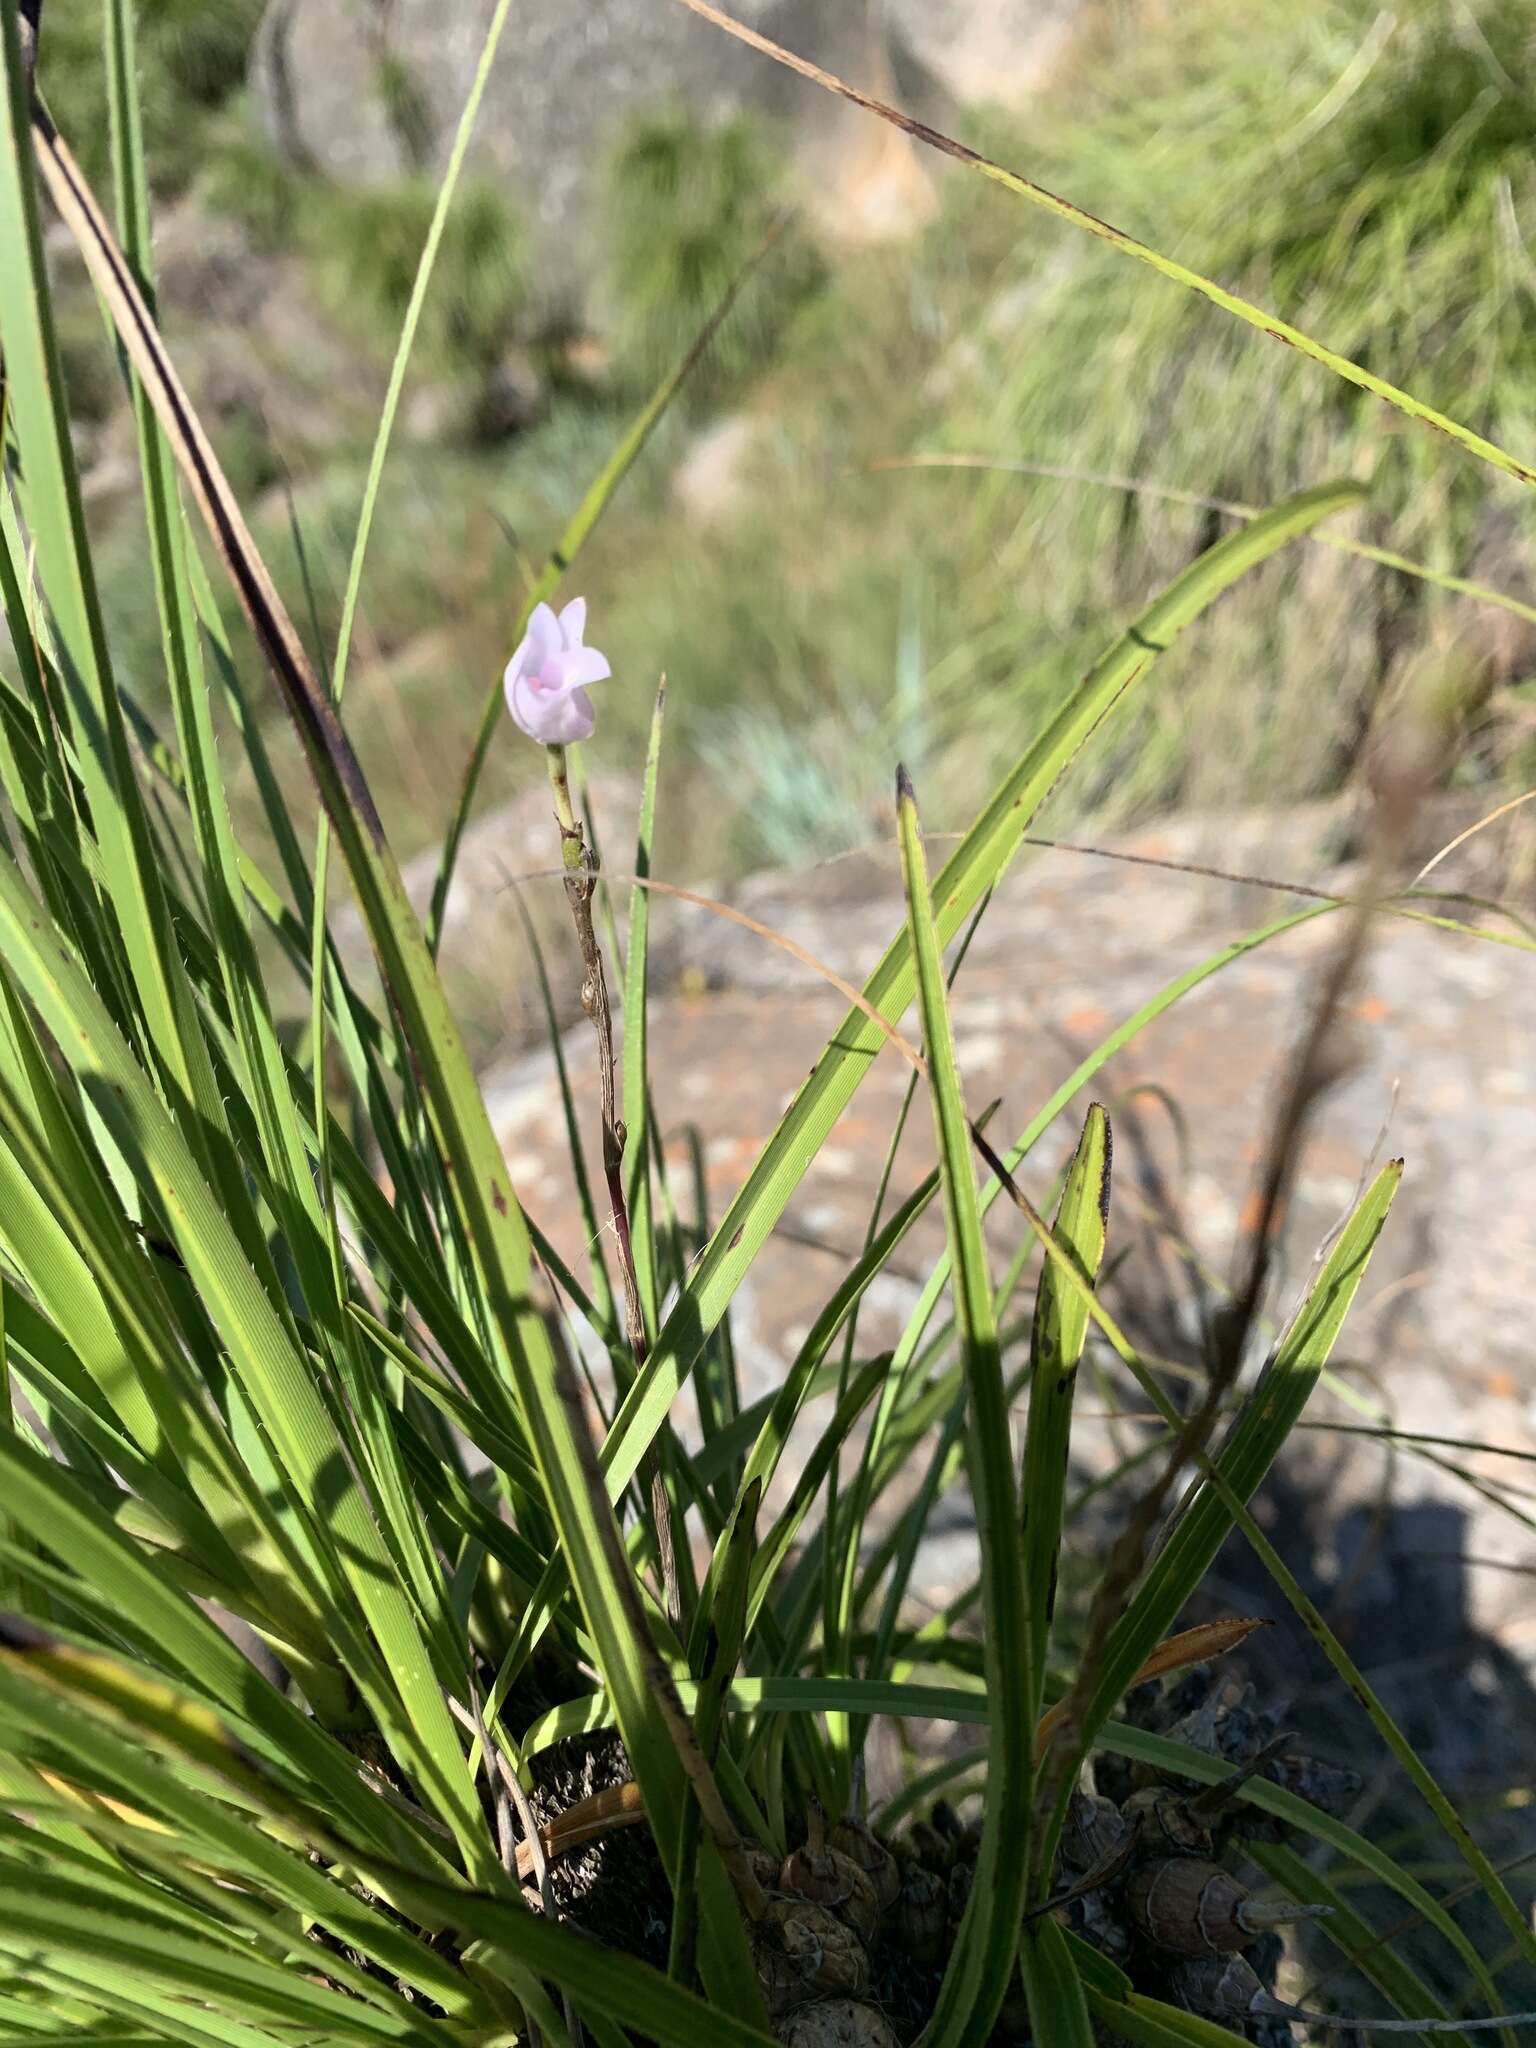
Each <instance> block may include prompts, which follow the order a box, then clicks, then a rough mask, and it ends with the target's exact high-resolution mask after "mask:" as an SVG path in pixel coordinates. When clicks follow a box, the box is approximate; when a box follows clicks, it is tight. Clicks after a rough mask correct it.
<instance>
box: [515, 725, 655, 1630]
mask: <svg viewBox="0 0 1536 2048" xmlns="http://www.w3.org/2000/svg"><path fill="white" fill-rule="evenodd" d="M545 753H546V757H547V759H548V763H549V787H550V791H551V793H552V795H553V796H554V800H555V823H556V825H558V827H559V828H560V859H561V865H562V866H563V867H564V869H565V894H566V900H567V901H568V902H569V904H570V906H571V917H572V920H573V921H574V923H575V926H576V943H577V944H578V945H579V946H580V948H581V968H582V975H581V1007H582V1008H583V1010H585V1011H586V1013H587V1015H588V1016H589V1017H590V1018H591V1019H592V1028H593V1030H594V1031H595V1032H596V1033H597V1068H598V1086H599V1088H600V1090H601V1095H602V1119H603V1178H604V1180H605V1181H606V1182H607V1184H608V1203H609V1208H610V1211H611V1213H612V1216H613V1235H614V1242H615V1244H616V1246H617V1248H618V1254H619V1274H620V1277H621V1279H622V1281H623V1284H624V1330H625V1335H626V1336H627V1337H628V1339H629V1348H630V1350H631V1352H632V1353H633V1355H634V1361H635V1370H636V1372H639V1370H640V1368H641V1367H642V1366H643V1365H644V1364H645V1361H646V1356H647V1353H648V1351H649V1348H650V1347H649V1343H648V1340H647V1338H646V1334H645V1314H644V1311H643V1309H642V1307H641V1303H640V1280H639V1275H638V1274H637V1273H636V1271H635V1250H634V1243H633V1240H632V1238H631V1236H630V1229H629V1204H628V1202H627V1201H626V1199H625V1195H624V1143H625V1138H626V1135H627V1134H626V1132H625V1128H624V1124H623V1121H622V1119H621V1118H620V1116H619V1113H618V1106H617V1103H616V1101H615V1097H614V1084H613V1014H612V1012H611V1010H610V1009H609V1006H608V981H607V977H606V975H605V974H604V972H603V955H602V949H601V947H600V946H599V945H598V943H597V933H596V931H595V929H594V928H593V924H592V897H593V893H594V891H595V890H596V888H597V865H598V863H597V852H596V849H595V848H593V847H589V846H588V845H587V841H586V835H585V833H584V832H583V831H582V827H581V821H580V819H579V818H578V817H577V815H576V806H575V804H574V803H573V802H572V800H571V783H570V775H569V772H568V770H567V766H566V759H565V749H564V747H548V748H546V749H545ZM644 1476H645V1482H646V1487H647V1490H648V1492H649V1494H650V1499H651V1514H652V1517H653V1519H654V1521H655V1524H656V1550H657V1555H658V1557H659V1558H660V1561H661V1577H662V1590H663V1593H664V1595H665V1599H666V1607H667V1618H668V1619H669V1620H670V1622H671V1623H672V1626H673V1628H674V1629H677V1628H679V1627H680V1626H681V1623H682V1605H681V1602H680V1600H679V1597H678V1584H677V1545H676V1538H675V1535H674V1532H673V1528H672V1503H671V1501H670V1500H669V1498H668V1496H667V1487H666V1480H665V1478H664V1477H663V1475H662V1470H661V1459H660V1457H659V1456H658V1454H657V1451H656V1447H655V1446H654V1444H653V1445H652V1446H651V1448H650V1449H649V1450H648V1451H647V1453H646V1456H645V1459H644Z"/></svg>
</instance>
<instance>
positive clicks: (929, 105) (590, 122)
mask: <svg viewBox="0 0 1536 2048" xmlns="http://www.w3.org/2000/svg"><path fill="white" fill-rule="evenodd" d="M1082 5H1083V0H736V4H735V6H734V8H733V9H732V10H730V11H733V12H734V13H735V15H736V16H737V18H738V19H740V20H741V21H743V22H744V23H746V24H747V25H748V26H750V27H753V28H756V29H759V30H761V31H762V32H763V33H764V34H766V35H768V36H770V37H772V38H773V39H774V40H775V41H777V42H781V43H783V44H785V45H786V46H787V47H788V48H790V49H792V50H795V51H797V52H800V53H801V54H803V55H805V56H807V57H810V58H813V59H814V60H815V61H817V62H818V63H821V64H823V65H825V66H827V67H828V68H829V69H832V70H835V71H838V72H840V73H842V74H844V75H847V76H851V77H852V78H853V79H854V81H855V82H856V83H859V84H863V85H866V86H873V87H876V88H877V89H881V90H889V89H890V88H891V87H892V85H893V83H894V84H895V86H896V89H898V90H899V92H900V95H901V97H902V99H903V100H904V102H906V103H907V104H909V105H915V107H916V110H917V111H919V112H925V113H931V112H933V111H935V110H936V108H937V106H938V105H939V104H940V103H941V102H942V101H943V100H945V99H946V98H961V99H966V98H976V99H981V98H985V99H989V100H994V99H1012V100H1018V99H1021V98H1023V97H1025V96H1026V95H1027V94H1028V92H1029V91H1030V90H1031V89H1033V87H1034V86H1035V85H1037V84H1038V83H1039V82H1040V79H1041V78H1042V76H1043V74H1044V71H1045V69H1046V68H1047V67H1048V64H1049V61H1050V58H1051V55H1052V53H1053V52H1054V51H1055V50H1056V49H1057V48H1058V47H1059V45H1060V42H1061V38H1062V36H1063V34H1064V32H1065V30H1066V28H1067V27H1068V26H1069V25H1070V23H1071V21H1072V19H1073V17H1074V16H1075V15H1076V14H1077V13H1078V12H1079V11H1080V9H1081V7H1082ZM485 12H486V10H485V9H483V8H446V7H444V6H443V5H442V0H385V4H382V5H381V4H379V0H272V4H271V6H270V7H269V10H268V13H267V15H266V17H265V19H264V21H263V23H262V27H261V31H260V34H259V36H258V39H257V44H256V48H255V51H254V53H253V59H252V83H253V86H254V90H255V97H256V103H257V107H258V109H259V112H260V115H261V118H262V121H263V124H264V126H265V128H266V130H267V132H268V134H269V135H270V136H271V137H272V139H273V140H274V141H275V142H277V143H278V145H279V146H280V147H281V148H282V149H283V150H284V151H285V153H287V154H288V155H289V156H291V157H293V158H295V159H298V160H301V161H306V162H311V163H314V164H317V165H319V166H320V167H321V168H322V169H324V170H326V171H328V172H330V173H331V174H332V175H333V176H336V177H340V178H346V179H375V178H381V177H386V176H390V175H393V174H397V173H399V172H401V171H404V170H407V169H410V168H412V167H413V166H420V165H423V164H424V165H425V166H426V167H428V168H439V167H440V166H441V164H442V162H443V160H444V158H445V157H446V154H447V151H448V147H449V144H450V141H451V138H452V133H453V128H454V124H455V122H456V121H457V118H458V114H459V110H460V109H461V107H462V106H463V104H464V100H465V98H466V96H467V94H468V91H469V87H470V84H471V81H472V79H473V76H474V71H475V67H476V64H477V61H478V58H479V52H480V45H481V39H482V36H483V33H484V25H485ZM678 98H682V99H685V100H687V101H688V102H690V103H691V104H693V105H694V106H696V107H697V108H699V110H700V111H701V112H702V113H704V114H705V115H707V116H710V117H713V116H716V115H719V114H722V113H726V112H729V111H732V110H735V109H740V108H748V109H754V110H757V111H759V112H763V113H766V114H770V115H781V114H782V115H787V116H791V117H793V119H794V121H795V123H796V125H797V131H798V134H799V136H800V140H801V144H802V147H803V152H804V154H805V155H806V157H807V160H808V162H809V164H810V165H811V166H812V168H813V172H814V178H813V182H814V184H815V185H816V186H817V187H818V188H822V189H823V190H824V189H825V186H826V184H827V182H828V179H829V178H830V179H831V181H832V182H833V183H834V184H835V183H837V182H838V180H839V178H840V177H842V176H843V175H846V181H847V187H848V190H849V192H850V194H851V196H852V199H853V201H854V203H855V208H856V212H857V214H858V217H859V224H860V226H861V231H864V232H875V231H877V230H879V229H881V228H889V227H891V226H893V225H899V224H900V223H901V222H902V221H903V220H907V219H911V220H914V221H915V220H917V219H920V218H922V217H923V214H924V211H925V209H926V206H927V203H928V200H927V187H926V180H925V173H923V172H914V168H913V162H912V159H911V151H910V149H908V148H907V147H906V145H904V144H903V145H902V146H901V147H900V148H899V149H894V150H893V149H892V148H891V147H890V146H889V145H890V143H891V142H894V141H895V140H896V138H894V137H891V138H889V140H888V141H886V142H883V143H882V146H881V148H880V149H879V150H878V151H876V152H875V153H874V155H873V156H872V155H871V145H870V144H869V141H868V137H867V133H866V131H867V130H868V128H869V125H870V124H869V121H868V117H866V116H861V115H858V116H856V115H854V114H853V113H852V111H851V110H848V109H840V108H839V107H838V106H837V105H836V104H835V103H833V102H830V101H829V100H827V98H826V97H825V96H824V95H823V94H821V93H820V92H818V91H817V90H816V88H815V87H813V86H811V85H808V84H807V83H806V82H805V81H804V80H802V79H798V78H795V77H794V76H792V74H791V73H790V72H788V71H787V70H785V69H784V68H783V67H781V66H779V65H777V64H774V63H773V62H771V61H770V60H769V59H768V58H766V57H763V56H761V55H759V54H758V53H757V52H755V51H752V50H749V49H747V48H745V47H744V46H743V45H742V44H740V43H738V42H736V41H735V40H734V39H733V38H731V37H729V36H727V35H725V34H723V33H722V32H721V31H720V30H718V29H716V28H714V27H713V26H712V25H711V24H710V23H708V22H706V21H703V20H701V19H699V18H698V17H697V16H695V15H693V14H690V13H689V12H688V11H687V10H686V9H685V8H683V7H681V6H679V5H676V4H675V0H584V4H583V5H582V6H580V7H579V8H572V7H570V6H569V5H566V4H564V0H524V4H523V5H521V6H519V7H518V8H517V9H516V10H515V11H514V14H513V17H512V20H511V21H510V23H509V25H508V27H507V30H506V33H505V36H504V39H503V42H502V46H501V50H500V53H499V55H498V58H497V62H496V65H495V67H494V69H493V71H492V74H491V78H490V82H489V85H488V87H487V91H486V96H485V101H484V104H483V106H482V109H481V113H480V118H479V122H478V125H477V129H476V137H475V142H474V146H473V158H474V161H476V162H477V163H478V164H479V166H480V168H481V169H482V170H488V171H490V172H493V173H495V174H498V175H501V176H504V177H505V178H506V179H507V180H508V182H509V184H510V185H511V186H512V187H513V189H514V190H515V191H516V192H517V193H518V194H519V195H520V197H521V199H522V202H523V205H524V209H525V211H526V212H527V213H528V215H529V216H530V217H532V218H534V219H536V220H537V221H538V223H539V224H540V227H541V228H542V230H543V242H544V254H545V257H546V259H547V260H550V261H553V262H555V263H556V264H560V263H562V262H563V264H564V266H565V274H564V278H563V282H564V283H566V284H570V283H572V282H573V281H574V278H575V276H576V274H577V269H576V265H577V251H578V249H579V239H578V242H577V243H576V244H574V245H573V244H572V242H571V239H570V238H571V236H572V233H573V231H575V230H577V229H579V226H580V224H581V221H582V217H583V212H584V206H585V200H586V191H587V183H588V179H589V176H590V173H591V170H592V167H593V164H594V161H595V159H596V158H597V157H598V156H599V155H600V153H601V151H602V149H603V148H604V146H605V145H606V143H607V141H608V139H609V137H610V135H611V133H612V130H613V127H614V124H615V123H616V122H619V121H622V120H623V119H624V118H625V117H626V116H629V115H632V114H636V113H639V112H642V111H644V110H645V109H647V108H649V107H655V106H657V105H659V104H661V103H664V102H666V101H668V100H676V99H678ZM845 137H846V138H847V149H846V152H844V151H843V149H842V148H841V146H840V145H841V143H842V141H843V139H844V138H845ZM829 149H830V151H831V154H830V156H829V154H828V151H829ZM839 165H841V166H842V168H841V170H840V169H839V168H838V166H839Z"/></svg>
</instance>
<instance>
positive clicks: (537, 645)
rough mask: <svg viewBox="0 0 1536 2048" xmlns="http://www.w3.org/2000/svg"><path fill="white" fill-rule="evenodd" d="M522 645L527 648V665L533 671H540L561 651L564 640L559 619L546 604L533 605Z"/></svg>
mask: <svg viewBox="0 0 1536 2048" xmlns="http://www.w3.org/2000/svg"><path fill="white" fill-rule="evenodd" d="M523 645H524V646H525V647H526V648H527V649H528V655H529V661H528V666H529V667H530V668H531V669H532V670H534V672H535V673H541V672H542V671H543V670H544V669H545V668H547V667H548V665H549V663H550V661H551V660H552V659H553V658H554V656H555V655H557V654H559V653H561V652H562V651H563V649H564V646H565V641H564V638H563V637H562V635H561V632H560V621H559V620H558V619H557V618H556V617H555V615H554V613H553V612H552V611H551V610H550V608H549V606H548V605H547V604H536V605H535V606H534V608H533V612H532V615H531V617H530V618H529V620H528V636H527V638H526V639H525V640H524V642H523Z"/></svg>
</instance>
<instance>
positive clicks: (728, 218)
mask: <svg viewBox="0 0 1536 2048" xmlns="http://www.w3.org/2000/svg"><path fill="white" fill-rule="evenodd" d="M792 189H793V188H792V186H791V184H790V181H789V177H788V174H787V170H786V166H785V163H784V159H783V155H782V151H781V148H780V145H779V144H778V142H777V140H776V138H775V137H774V136H773V134H772V131H771V130H770V129H769V128H768V127H767V126H766V125H765V124H764V123H762V122H760V121H758V120H756V119H754V118H753V117H751V116H749V115H745V114H738V115H733V116H731V117H730V118H729V119H726V120H722V121H719V122H715V123H710V122H706V121H704V120H702V119H700V117H699V116H698V115H697V114H696V113H694V112H692V111H691V110H689V109H688V108H685V107H673V108H671V109H664V110H662V111H659V112H657V113H654V114H650V115H647V116H645V117H644V118H642V119H640V120H638V121H636V122H634V123H632V124H630V125H629V126H628V127H627V128H626V129H625V130H624V131H623V132H622V133H621V135H620V137H619V139H618V141H617V142H616V144H615V145H614V147H613V148H612V150H611V151H610V152H609V154H608V156H607V159H606V160H605V162H604V164H603V166H602V174H601V177H600V180H599V186H598V195H597V202H596V204H597V219H598V226H599V234H600V238H601V241H602V246H603V250H604V258H603V268H602V287H603V290H602V300H603V304H602V312H603V315H604V318H605V322H606V324H608V325H609V327H610V328H611V333H612V345H613V350H614V355H615V359H616V363H617V365H618V367H619V369H620V372H621V374H622V375H623V376H624V377H625V378H626V379H627V380H628V381H630V382H633V383H637V384H639V385H641V386H645V385H649V384H653V383H654V382H655V381H656V379H657V378H658V377H660V376H661V375H662V374H663V372H664V371H665V370H667V369H668V368H669V367H670V366H671V364H672V363H674V362H675V361H676V360H677V358H678V356H679V355H681V354H682V352H683V350H684V349H685V348H687V346H688V344H689V342H690V341H691V340H692V338H693V336H694V335H695V334H696V333H697V332H698V330H699V328H700V326H701V325H702V324H703V322H704V320H705V319H706V317H707V316H708V314H709V312H710V309H711V308H712V307H713V306H714V305H715V304H716V303H717V301H718V300H719V298H720V296H721V294H722V293H723V292H724V291H725V290H726V289H727V287H728V286H729V285H730V283H731V281H732V280H733V279H734V278H735V277H736V276H737V274H738V272H739V271H740V270H741V268H742V266H743V264H744V263H746V261H747V260H748V258H749V257H750V256H751V255H752V254H753V252H754V251H755V250H756V249H757V248H758V247H759V246H760V244H761V243H762V241H763V238H764V236H765V235H766V234H767V233H768V232H769V230H770V228H771V227H772V226H773V224H774V222H775V221H776V220H778V219H779V218H780V217H781V216H783V215H785V214H786V213H787V212H788V211H789V209H790V207H791V204H792ZM821 277H822V271H821V265H820V262H819V259H818V257H817V255H816V252H815V246H814V243H813V242H812V240H811V239H810V237H809V235H808V234H807V232H806V230H805V228H804V226H803V224H802V223H800V222H798V221H793V220H786V223H785V231H784V234H783V236H782V237H781V247H780V249H779V251H778V253H777V256H776V259H775V262H774V265H773V268H772V271H771V273H768V274H766V275H761V276H758V277H754V278H752V279H750V280H749V281H748V282H747V284H746V286H745V288H744V289H743V292H742V295H741V302H740V304H739V305H738V307H737V309H736V312H735V317H734V318H733V319H732V321H731V323H730V325H729V327H728V328H727V329H725V331H724V332H723V333H722V334H721V335H720V336H719V337H718V339H717V340H716V342H715V344H714V347H713V349H712V351H711V361H710V365H709V371H710V372H712V377H711V376H710V375H708V374H707V375H706V379H705V384H706V389H707V388H708V387H709V385H710V384H711V382H712V383H713V384H714V386H715V392H716V395H717V396H718V395H719V385H720V383H721V382H722V381H724V382H725V383H727V384H731V383H738V382H739V381H740V379H741V378H742V377H743V376H744V375H746V374H747V373H748V372H750V371H752V370H754V369H759V368H761V367H762V366H763V364H764V363H765V362H767V361H768V360H769V358H770V357H771V356H772V354H773V352H774V349H775V345H776V343H777V342H778V341H779V340H780V338H781V337H782V335H783V332H784V329H785V326H786V324H787V323H788V321H789V320H790V318H791V317H792V316H793V314H794V312H795V310H796V308H797V306H798V305H799V303H800V302H801V301H802V300H803V299H804V298H805V297H807V296H808V295H809V294H810V293H811V292H813V291H814V290H815V289H816V287H817V285H818V283H819V282H820V281H821Z"/></svg>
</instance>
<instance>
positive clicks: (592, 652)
mask: <svg viewBox="0 0 1536 2048" xmlns="http://www.w3.org/2000/svg"><path fill="white" fill-rule="evenodd" d="M612 674H613V670H612V669H611V668H610V667H609V666H608V658H607V656H606V655H603V654H599V653H598V651H597V649H596V648H595V647H572V648H570V649H569V650H568V651H567V652H566V653H564V654H557V655H556V656H555V658H554V660H553V661H552V662H551V663H550V664H549V666H548V668H547V669H546V670H545V675H546V676H547V677H548V679H549V680H550V681H552V682H553V681H558V683H559V686H560V692H561V695H562V696H565V695H569V693H570V692H571V691H572V690H574V689H576V688H577V687H578V685H580V684H582V683H602V682H606V681H607V679H608V678H609V676H611V675H612Z"/></svg>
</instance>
